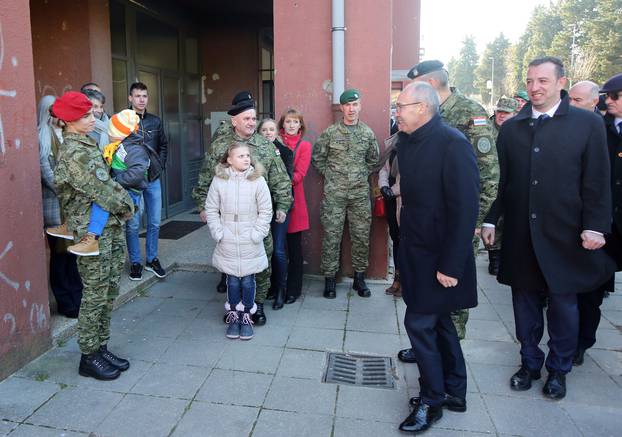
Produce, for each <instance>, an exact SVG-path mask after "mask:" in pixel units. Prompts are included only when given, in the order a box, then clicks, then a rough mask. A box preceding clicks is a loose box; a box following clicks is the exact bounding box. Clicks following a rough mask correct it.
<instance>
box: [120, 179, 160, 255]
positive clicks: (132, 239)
mask: <svg viewBox="0 0 622 437" xmlns="http://www.w3.org/2000/svg"><path fill="white" fill-rule="evenodd" d="M143 199H144V202H145V205H144V206H145V212H146V213H147V238H146V240H147V242H146V252H147V262H151V261H153V259H154V258H157V257H158V236H159V234H160V219H161V217H162V185H161V184H160V179H156V180H155V181H153V182H150V183H149V185H147V188H146V189H145V191H143ZM142 213H143V211H138V212H137V213H136V214H134V217H132V218H131V219H129V220H128V221H127V224H126V226H125V239H126V240H127V252H128V255H129V257H130V262H131V263H132V264H135V263H136V264H140V263H141V259H140V240H139V239H138V231H139V230H140V218H141V216H142Z"/></svg>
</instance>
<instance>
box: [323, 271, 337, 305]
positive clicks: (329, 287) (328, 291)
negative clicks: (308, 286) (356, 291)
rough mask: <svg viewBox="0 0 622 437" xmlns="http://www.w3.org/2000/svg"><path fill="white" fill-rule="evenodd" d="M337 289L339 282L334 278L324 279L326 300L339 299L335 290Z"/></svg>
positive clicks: (327, 277)
mask: <svg viewBox="0 0 622 437" xmlns="http://www.w3.org/2000/svg"><path fill="white" fill-rule="evenodd" d="M336 287H337V280H336V279H335V277H334V276H326V277H325V278H324V297H325V298H326V299H334V298H336V297H337V292H336V291H335V288H336Z"/></svg>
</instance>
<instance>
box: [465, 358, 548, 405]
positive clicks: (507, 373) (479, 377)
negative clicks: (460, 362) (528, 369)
mask: <svg viewBox="0 0 622 437" xmlns="http://www.w3.org/2000/svg"><path fill="white" fill-rule="evenodd" d="M517 359H518V358H517ZM469 367H470V368H471V371H472V372H473V377H474V380H475V382H476V384H477V387H478V388H479V390H480V392H481V393H483V394H496V395H502V396H507V397H508V398H510V397H517V398H529V399H538V400H540V399H542V398H543V396H542V387H543V386H544V381H545V380H546V371H544V372H543V374H542V376H543V377H542V378H541V379H540V380H538V381H533V384H532V387H531V389H529V390H527V391H514V390H512V389H511V388H510V377H511V376H512V375H513V374H514V373H515V372H517V371H518V369H519V365H518V364H517V365H516V366H500V365H497V364H476V363H469Z"/></svg>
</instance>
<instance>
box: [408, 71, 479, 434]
mask: <svg viewBox="0 0 622 437" xmlns="http://www.w3.org/2000/svg"><path fill="white" fill-rule="evenodd" d="M396 106H397V120H398V124H399V127H400V131H401V132H400V133H399V140H398V145H397V150H398V152H397V156H398V158H397V160H398V163H399V170H400V177H401V181H400V192H401V196H402V202H403V204H402V208H401V212H400V214H401V216H400V226H401V228H400V253H399V260H400V261H399V268H400V272H401V275H402V287H403V288H402V293H403V296H404V301H405V302H406V305H407V308H406V316H405V318H404V325H405V327H406V332H407V333H408V336H409V338H410V342H411V345H412V347H413V350H414V352H415V356H416V357H417V365H418V366H419V373H420V375H421V377H420V380H419V381H420V387H421V391H420V396H419V397H418V398H413V399H411V404H413V405H414V410H413V412H412V413H411V414H410V415H409V416H408V417H407V418H406V420H404V422H402V424H401V425H400V430H402V431H405V432H412V433H419V432H422V431H425V430H426V429H428V428H429V427H430V426H431V425H432V424H433V423H434V422H436V421H438V420H439V419H440V418H441V417H442V414H443V413H442V408H443V407H446V408H448V409H450V410H452V411H459V412H463V411H466V400H465V397H466V386H467V374H466V365H465V362H464V357H463V355H462V349H461V348H460V341H459V340H458V334H457V332H456V328H455V327H454V324H453V322H452V320H451V312H452V311H456V310H460V309H465V308H472V307H474V306H476V305H477V282H476V277H475V260H474V255H473V248H472V244H471V242H472V239H473V229H475V225H476V221H477V213H478V205H479V172H478V170H477V162H476V158H475V153H474V152H473V147H472V146H471V144H470V143H469V142H468V141H467V139H466V138H465V136H464V135H463V134H462V133H460V132H459V131H458V130H456V129H454V128H451V127H449V126H448V125H446V124H445V123H444V122H443V121H442V120H441V118H440V116H439V114H438V107H439V99H438V94H437V93H436V92H435V91H434V89H433V88H432V87H431V86H430V85H428V84H427V83H424V82H415V83H412V84H410V85H409V86H408V87H407V88H406V89H405V90H404V91H403V92H402V93H401V94H400V96H399V97H398V99H397V104H396Z"/></svg>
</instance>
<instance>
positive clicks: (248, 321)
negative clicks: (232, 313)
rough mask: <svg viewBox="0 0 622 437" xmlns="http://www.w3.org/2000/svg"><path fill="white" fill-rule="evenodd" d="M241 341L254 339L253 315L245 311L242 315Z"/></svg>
mask: <svg viewBox="0 0 622 437" xmlns="http://www.w3.org/2000/svg"><path fill="white" fill-rule="evenodd" d="M241 316H242V317H241V318H242V321H241V322H240V340H250V339H251V338H253V320H252V318H251V313H249V312H246V311H244V312H243V313H241Z"/></svg>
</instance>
